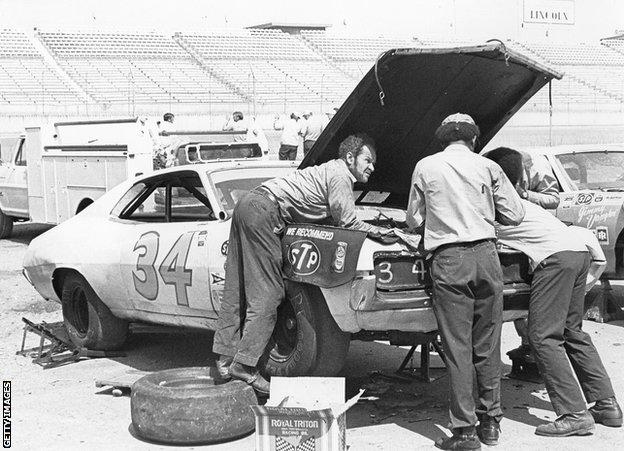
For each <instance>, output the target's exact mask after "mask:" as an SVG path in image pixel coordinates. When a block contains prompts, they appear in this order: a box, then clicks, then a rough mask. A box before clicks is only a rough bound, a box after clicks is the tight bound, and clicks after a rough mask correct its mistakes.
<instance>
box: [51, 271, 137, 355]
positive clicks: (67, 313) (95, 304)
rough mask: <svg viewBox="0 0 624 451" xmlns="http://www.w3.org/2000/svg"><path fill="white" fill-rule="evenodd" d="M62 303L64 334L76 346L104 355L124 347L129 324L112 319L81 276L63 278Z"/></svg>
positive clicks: (114, 317)
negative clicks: (103, 352)
mask: <svg viewBox="0 0 624 451" xmlns="http://www.w3.org/2000/svg"><path fill="white" fill-rule="evenodd" d="M61 302H62V306H63V320H64V322H65V328H66V329H67V334H68V335H69V338H70V339H71V341H72V342H73V343H74V344H75V345H76V346H78V347H84V348H88V349H96V350H103V351H107V350H114V349H119V348H120V347H121V346H123V344H124V343H125V341H126V338H127V336H128V322H127V321H125V320H122V319H119V318H117V317H116V316H114V315H113V314H112V313H111V311H110V309H109V308H108V307H107V306H106V305H104V303H103V302H102V301H101V300H100V298H99V297H98V295H97V294H95V291H93V289H92V288H91V285H89V283H88V282H87V281H86V280H85V279H84V277H82V276H81V275H80V274H77V273H70V274H68V275H67V276H65V279H64V280H63V291H62V293H61Z"/></svg>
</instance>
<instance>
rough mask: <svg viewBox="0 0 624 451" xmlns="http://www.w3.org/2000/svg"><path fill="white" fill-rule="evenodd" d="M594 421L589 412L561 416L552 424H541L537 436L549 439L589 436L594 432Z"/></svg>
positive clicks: (536, 431)
mask: <svg viewBox="0 0 624 451" xmlns="http://www.w3.org/2000/svg"><path fill="white" fill-rule="evenodd" d="M594 429H595V426H594V419H593V418H592V416H591V415H590V414H589V412H588V411H587V410H583V411H581V412H575V413H566V414H565V415H561V416H560V417H559V418H557V419H556V420H555V421H553V422H552V423H546V424H540V425H539V426H538V427H537V428H536V429H535V433H536V434H537V435H545V436H547V437H567V436H569V435H589V434H592V433H593V432H594Z"/></svg>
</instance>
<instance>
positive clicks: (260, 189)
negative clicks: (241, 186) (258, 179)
mask: <svg viewBox="0 0 624 451" xmlns="http://www.w3.org/2000/svg"><path fill="white" fill-rule="evenodd" d="M251 192H252V193H256V194H260V195H261V196H264V197H266V198H267V199H269V200H270V201H271V202H273V203H274V204H275V205H277V206H279V204H278V203H277V198H276V197H275V195H274V194H273V193H272V192H271V191H270V190H269V189H268V188H265V187H264V186H257V187H255V188H254V189H252V190H251Z"/></svg>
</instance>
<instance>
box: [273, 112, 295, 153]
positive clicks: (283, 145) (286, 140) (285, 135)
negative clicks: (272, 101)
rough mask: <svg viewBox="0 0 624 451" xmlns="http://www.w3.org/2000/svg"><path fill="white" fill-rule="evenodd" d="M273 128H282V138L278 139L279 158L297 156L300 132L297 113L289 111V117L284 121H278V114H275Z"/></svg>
mask: <svg viewBox="0 0 624 451" xmlns="http://www.w3.org/2000/svg"><path fill="white" fill-rule="evenodd" d="M273 128H274V129H275V130H282V138H281V140H280V148H279V153H278V155H279V159H280V160H295V159H296V158H297V149H298V147H299V135H300V132H301V123H300V122H299V114H297V113H290V119H287V120H286V121H285V122H283V123H282V122H281V121H280V116H279V115H276V116H275V120H274V121H273Z"/></svg>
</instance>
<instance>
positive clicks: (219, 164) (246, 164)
mask: <svg viewBox="0 0 624 451" xmlns="http://www.w3.org/2000/svg"><path fill="white" fill-rule="evenodd" d="M298 164H299V162H297V161H279V160H262V159H253V160H249V159H236V160H213V161H209V162H207V163H198V164H185V165H180V166H173V167H170V168H165V169H159V170H157V171H154V172H150V173H149V174H143V175H141V176H139V177H136V178H135V179H134V182H136V181H139V180H142V179H145V178H149V177H153V176H154V175H159V174H167V173H171V172H179V171H189V170H191V171H196V172H204V173H207V174H208V173H211V172H217V171H223V170H228V169H243V168H267V169H270V168H296V167H297V166H298ZM134 182H133V183H134Z"/></svg>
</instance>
